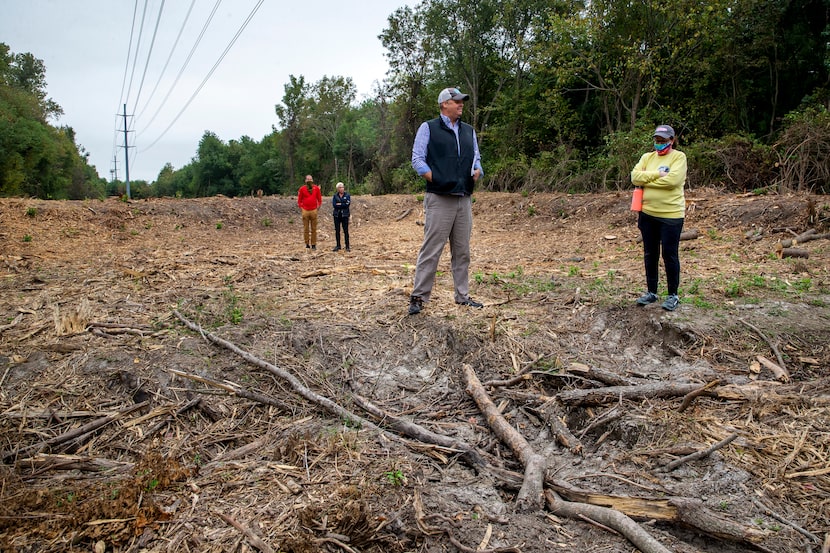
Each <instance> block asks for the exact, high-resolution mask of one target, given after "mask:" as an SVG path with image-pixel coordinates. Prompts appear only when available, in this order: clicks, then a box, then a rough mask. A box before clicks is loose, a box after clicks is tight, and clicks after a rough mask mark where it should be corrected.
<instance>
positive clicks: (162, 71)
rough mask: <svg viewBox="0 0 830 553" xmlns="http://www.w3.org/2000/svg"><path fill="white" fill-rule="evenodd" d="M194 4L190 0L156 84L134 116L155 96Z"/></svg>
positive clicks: (194, 0)
mask: <svg viewBox="0 0 830 553" xmlns="http://www.w3.org/2000/svg"><path fill="white" fill-rule="evenodd" d="M194 5H196V0H191V1H190V7H189V8H188V9H187V14H186V15H185V16H184V21H182V26H181V27H179V34H178V35H176V40H175V41H174V42H173V46H172V47H171V48H170V55H168V56H167V61H165V62H164V67H162V68H161V73H160V74H159V78H158V80H157V81H156V85H155V86H154V87H153V91H152V92H150V97H149V98H147V102H146V103H145V104H144V107H143V108H141V111H140V112H139V113H138V115H136V118H140V117H141V116H142V115H143V114H144V111H145V110H146V109H147V107H148V106H149V105H150V102H151V101H152V100H153V98H154V97H155V95H156V90H158V87H159V85H160V84H161V79H162V77H164V73H165V72H166V71H167V66H168V65H170V60H171V59H173V53H174V52H175V51H176V47H177V46H178V45H179V40H180V39H181V38H182V33H183V32H184V28H185V26H187V22H188V21H189V20H190V12H192V11H193V6H194ZM151 122H152V121H151ZM148 125H149V123H148Z"/></svg>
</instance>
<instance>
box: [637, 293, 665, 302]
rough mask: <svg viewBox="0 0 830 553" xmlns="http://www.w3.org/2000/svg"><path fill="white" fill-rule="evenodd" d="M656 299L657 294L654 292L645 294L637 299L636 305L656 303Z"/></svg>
mask: <svg viewBox="0 0 830 553" xmlns="http://www.w3.org/2000/svg"><path fill="white" fill-rule="evenodd" d="M658 299H660V298H658V297H657V294H655V293H654V292H646V293H645V294H643V295H642V296H640V297H639V298H637V305H648V304H650V303H654V302H656V301H657V300H658Z"/></svg>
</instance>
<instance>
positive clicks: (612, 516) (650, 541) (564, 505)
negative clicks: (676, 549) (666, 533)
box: [545, 490, 671, 553]
mask: <svg viewBox="0 0 830 553" xmlns="http://www.w3.org/2000/svg"><path fill="white" fill-rule="evenodd" d="M545 499H547V503H548V508H549V509H550V510H551V512H552V513H553V514H555V515H563V516H567V517H570V518H579V517H582V516H585V517H588V518H590V519H592V520H595V521H597V522H599V523H601V524H604V525H605V526H608V527H610V528H613V529H614V530H616V531H617V532H619V533H620V534H622V535H623V536H625V537H626V539H627V540H628V541H630V542H631V543H633V544H634V545H635V546H636V547H637V549H639V550H640V551H641V552H642V553H671V550H670V549H668V548H666V547H665V546H664V545H663V544H661V543H660V542H659V541H657V540H656V539H655V538H653V537H652V536H651V535H650V534H649V533H648V532H646V531H645V530H643V528H642V527H640V525H639V524H637V523H636V522H634V521H633V520H631V519H630V518H629V517H627V516H626V515H625V514H623V513H621V512H620V511H616V510H614V509H608V508H606V507H600V506H597V505H589V504H587V503H573V502H570V501H564V500H562V499H561V498H560V497H558V496H557V495H556V493H555V492H553V491H551V490H545Z"/></svg>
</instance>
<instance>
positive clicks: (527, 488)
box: [463, 364, 546, 511]
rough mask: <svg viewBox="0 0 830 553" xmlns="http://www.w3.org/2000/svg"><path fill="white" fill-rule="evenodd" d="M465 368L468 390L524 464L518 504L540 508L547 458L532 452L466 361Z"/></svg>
mask: <svg viewBox="0 0 830 553" xmlns="http://www.w3.org/2000/svg"><path fill="white" fill-rule="evenodd" d="M463 371H464V381H465V382H466V390H467V393H468V394H470V396H471V397H472V398H473V401H475V402H476V405H478V408H479V410H480V411H481V412H482V414H483V415H484V416H485V418H486V419H487V425H488V426H489V427H490V428H491V429H492V430H493V432H494V433H495V434H496V436H497V437H498V438H499V439H500V440H502V441H503V442H504V443H505V444H507V445H508V446H509V447H510V449H511V450H512V451H513V453H515V454H516V457H518V458H519V460H520V461H521V463H522V465H523V466H524V467H525V478H524V483H523V484H522V488H521V489H520V490H519V494H518V496H517V498H516V503H517V507H518V508H519V510H521V511H536V510H539V509H540V508H542V506H543V505H544V495H543V494H544V472H545V464H546V463H545V458H544V457H542V456H541V455H539V454H538V453H536V452H535V451H533V448H532V447H531V446H530V444H529V443H528V442H527V440H525V438H524V436H522V435H521V433H519V432H518V431H516V430H515V429H514V428H513V427H512V426H511V425H510V424H509V423H508V422H507V421H506V420H505V419H504V417H503V416H502V415H501V413H500V412H499V409H498V407H496V404H495V403H493V401H492V400H491V399H490V397H489V396H488V395H487V392H486V391H485V390H484V387H483V386H482V385H481V381H480V380H479V379H478V376H476V373H475V371H473V368H472V367H471V366H470V365H467V364H465V365H464V366H463Z"/></svg>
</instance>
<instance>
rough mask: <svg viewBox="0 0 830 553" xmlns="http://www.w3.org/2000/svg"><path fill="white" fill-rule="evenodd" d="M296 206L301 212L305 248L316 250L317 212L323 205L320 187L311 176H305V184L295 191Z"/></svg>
mask: <svg viewBox="0 0 830 553" xmlns="http://www.w3.org/2000/svg"><path fill="white" fill-rule="evenodd" d="M297 205H298V206H299V208H300V210H301V211H302V212H303V238H304V239H305V247H306V248H311V249H312V250H316V249H317V210H318V209H320V206H321V205H323V194H322V193H321V192H320V187H319V186H317V185H316V184H314V179H313V178H312V177H311V175H306V176H305V184H304V185H303V186H301V187H300V189H299V190H298V191H297Z"/></svg>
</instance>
